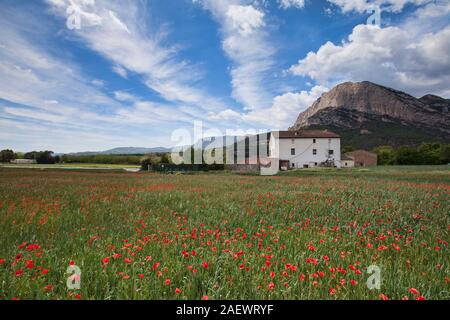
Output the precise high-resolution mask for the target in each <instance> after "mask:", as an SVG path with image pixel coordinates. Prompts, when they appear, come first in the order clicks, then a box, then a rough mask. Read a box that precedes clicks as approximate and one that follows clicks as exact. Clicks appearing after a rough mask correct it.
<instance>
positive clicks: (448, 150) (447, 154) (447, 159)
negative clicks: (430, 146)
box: [439, 144, 450, 164]
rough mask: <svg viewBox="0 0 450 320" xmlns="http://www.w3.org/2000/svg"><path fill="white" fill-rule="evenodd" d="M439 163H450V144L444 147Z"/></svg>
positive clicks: (442, 147)
mask: <svg viewBox="0 0 450 320" xmlns="http://www.w3.org/2000/svg"><path fill="white" fill-rule="evenodd" d="M439 162H440V163H442V164H448V163H450V144H447V145H442V146H441V151H440V154H439Z"/></svg>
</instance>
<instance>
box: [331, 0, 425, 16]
mask: <svg viewBox="0 0 450 320" xmlns="http://www.w3.org/2000/svg"><path fill="white" fill-rule="evenodd" d="M328 2H330V3H332V4H335V5H336V6H338V7H340V8H341V10H342V11H343V12H350V11H356V12H360V13H362V12H365V11H366V10H367V9H369V8H370V7H371V6H373V5H376V6H380V7H382V8H383V10H385V11H390V12H400V11H402V10H403V8H404V7H405V6H406V5H407V4H414V5H423V4H426V3H430V2H432V0H328Z"/></svg>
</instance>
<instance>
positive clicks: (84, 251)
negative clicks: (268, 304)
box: [0, 167, 450, 299]
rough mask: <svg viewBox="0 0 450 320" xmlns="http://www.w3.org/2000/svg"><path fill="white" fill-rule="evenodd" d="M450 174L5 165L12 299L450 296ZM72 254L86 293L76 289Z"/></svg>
mask: <svg viewBox="0 0 450 320" xmlns="http://www.w3.org/2000/svg"><path fill="white" fill-rule="evenodd" d="M448 173H449V172H448V169H447V168H446V167H429V168H424V167H409V168H407V167H402V168H398V167H397V168H382V167H380V168H371V169H369V170H364V171H361V170H358V169H352V170H348V171H347V170H326V171H310V170H303V171H292V172H288V173H283V174H282V175H280V176H275V177H261V176H249V175H232V174H229V173H214V174H193V175H164V174H161V175H160V174H149V173H138V174H134V173H128V174H125V173H115V172H103V173H96V172H77V171H60V170H48V171H41V170H12V169H5V168H0V234H1V241H0V259H2V260H0V298H1V299H11V298H20V299H75V298H76V295H77V294H79V295H80V296H79V298H81V299H201V298H202V297H203V296H208V297H209V299H379V298H380V295H381V294H384V295H386V296H388V297H389V298H391V299H401V298H402V297H408V298H409V299H415V298H417V297H418V296H423V297H424V298H426V299H449V298H450V293H449V277H450V274H449V248H448V240H449V230H450V217H449V212H450V205H449V193H450V183H449V180H448V178H449V176H448ZM22 243H25V246H24V247H22V246H20V245H21V244H22ZM29 244H37V245H38V246H39V247H34V248H33V247H32V246H30V247H28V246H29ZM19 246H20V248H19ZM27 248H28V249H27ZM193 253H195V255H194V254H193ZM18 254H22V256H19V257H18V256H17V255H18ZM115 254H119V255H120V257H117V256H116V255H115ZM324 256H327V257H328V258H329V259H328V260H326V259H324ZM17 257H18V258H19V259H17ZM114 257H116V258H114ZM104 258H109V261H108V263H107V264H106V265H105V264H104V261H103V259H104ZM125 258H128V259H129V262H130V263H126V262H125V260H124V259H125ZM314 259H317V263H313V262H315V261H316V260H314ZM28 260H32V263H31V264H30V262H29V261H28ZM71 260H72V261H73V262H74V263H75V264H76V265H77V266H79V267H80V269H81V272H82V275H81V289H80V290H68V289H67V287H66V279H67V277H68V275H67V274H66V269H67V267H68V266H69V262H70V261H71ZM27 261H28V262H27ZM127 261H128V260H127ZM158 262H159V264H158ZM205 263H206V264H205ZM27 264H28V267H29V268H27ZM370 265H377V266H379V267H380V268H381V272H382V273H381V277H382V285H381V289H380V290H369V289H368V288H367V286H366V280H367V278H368V276H369V275H368V274H367V273H366V269H367V267H369V266H370ZM205 266H207V268H205ZM44 269H47V270H48V273H46V274H44V273H43V270H44ZM18 270H22V271H23V273H22V274H20V275H18V276H16V272H17V271H18ZM339 270H340V271H339ZM344 270H345V271H344ZM194 271H197V272H194ZM139 275H142V276H141V277H142V279H141V277H140V276H139ZM166 280H170V284H166ZM352 280H353V281H354V282H353V284H351V282H352ZM271 283H273V288H272V286H271ZM46 286H47V287H46ZM49 286H50V287H49ZM176 288H179V289H180V290H181V292H179V293H177V292H176ZM410 288H415V289H417V290H419V292H420V294H417V295H414V294H412V293H410V292H409V291H408V290H409V289H410ZM332 289H333V290H335V293H334V294H330V290H331V293H333V290H332Z"/></svg>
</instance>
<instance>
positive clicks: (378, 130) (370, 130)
mask: <svg viewBox="0 0 450 320" xmlns="http://www.w3.org/2000/svg"><path fill="white" fill-rule="evenodd" d="M306 128H328V129H330V130H333V131H335V132H337V133H339V134H340V135H341V136H342V137H343V142H342V144H343V145H352V146H354V147H358V148H369V149H370V148H373V147H375V146H379V145H393V146H398V145H418V144H421V143H422V142H446V143H449V142H450V100H449V99H444V98H441V97H438V96H435V95H425V96H423V97H422V98H420V99H417V98H415V97H413V96H411V95H409V94H407V93H404V92H401V91H398V90H395V89H392V88H387V87H384V86H381V85H378V84H375V83H372V82H368V81H364V82H357V83H352V82H345V83H342V84H339V85H337V86H336V87H334V88H333V89H331V90H330V91H329V92H327V93H324V94H323V95H322V96H321V97H320V98H319V99H317V100H316V101H315V102H314V103H313V104H312V106H310V107H309V108H308V109H307V110H305V111H304V112H302V113H300V115H299V116H298V118H297V121H296V122H295V124H294V125H293V126H292V127H291V128H289V130H300V129H306Z"/></svg>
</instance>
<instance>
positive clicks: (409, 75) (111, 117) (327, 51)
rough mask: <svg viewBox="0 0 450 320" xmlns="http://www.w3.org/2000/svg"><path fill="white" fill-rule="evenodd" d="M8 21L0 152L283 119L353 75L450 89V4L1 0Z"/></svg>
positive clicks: (1, 22)
mask: <svg viewBox="0 0 450 320" xmlns="http://www.w3.org/2000/svg"><path fill="white" fill-rule="evenodd" d="M374 5H376V6H377V7H379V8H380V9H381V11H380V12H381V20H380V23H381V24H380V25H379V26H374V25H368V24H367V23H366V22H367V19H368V18H369V16H371V13H369V12H368V11H367V10H368V9H369V8H373V6H374ZM77 21H79V25H77V24H76V22H77ZM68 22H69V26H71V28H69V27H68V25H67V24H68ZM73 26H75V28H73ZM0 30H1V33H0V129H1V130H0V132H1V135H0V149H3V148H12V149H14V150H18V151H30V150H42V149H50V150H54V151H56V152H75V151H85V150H104V149H108V148H113V147H119V146H140V147H141V146H142V147H155V146H172V145H174V144H175V142H174V141H171V134H172V132H173V131H174V130H176V129H187V130H191V128H192V127H193V122H194V121H196V120H197V121H198V120H201V121H203V125H204V130H210V132H211V135H215V134H214V133H215V132H214V131H213V130H216V132H217V133H222V134H226V133H227V132H226V130H227V129H228V130H241V132H245V131H246V130H252V129H253V130H269V129H286V128H287V127H289V126H290V125H292V124H293V123H294V122H295V119H296V117H297V116H298V114H299V113H300V112H301V111H303V110H305V109H306V108H307V107H308V106H310V105H311V104H312V103H313V102H314V101H315V100H316V99H317V98H318V97H320V95H321V94H322V93H323V92H326V91H327V90H329V89H330V88H332V87H333V86H334V85H336V84H337V83H340V82H344V81H362V80H369V81H374V82H377V83H380V84H382V85H386V86H390V87H394V88H396V89H400V90H404V91H406V92H408V93H410V94H412V95H414V96H417V97H420V96H421V95H424V94H426V93H433V94H438V95H441V96H445V97H450V85H449V84H450V1H446V0H437V1H430V0H373V1H372V0H323V1H316V0H314V1H312V0H305V1H303V0H272V1H269V0H265V1H264V0H252V1H250V0H248V1H247V0H227V1H225V0H214V1H213V0H164V1H162V0H149V1H100V0H45V1H44V0H41V1H25V0H24V1H18V0H2V2H1V4H0ZM236 132H237V133H239V131H236Z"/></svg>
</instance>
